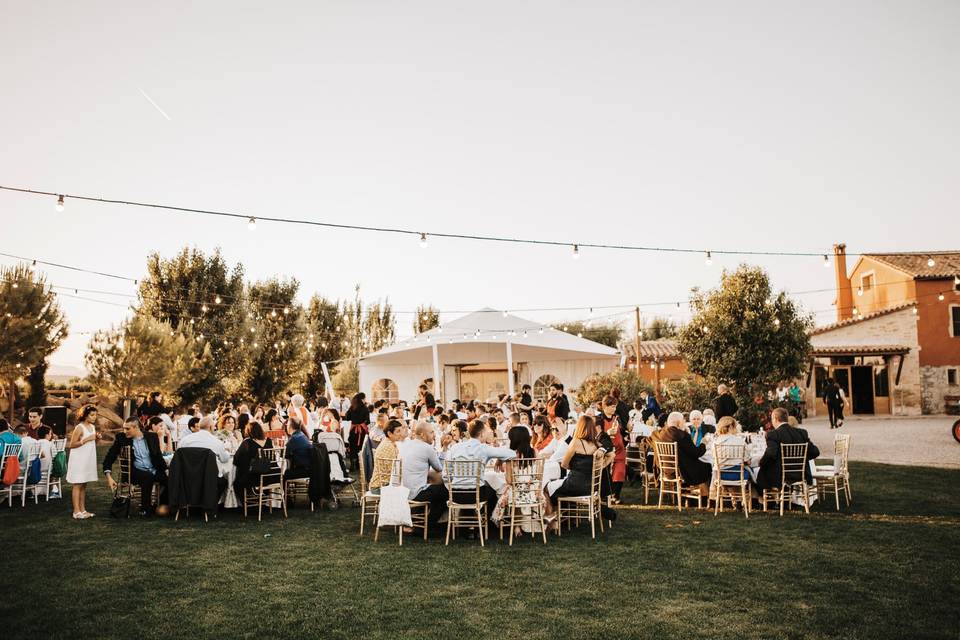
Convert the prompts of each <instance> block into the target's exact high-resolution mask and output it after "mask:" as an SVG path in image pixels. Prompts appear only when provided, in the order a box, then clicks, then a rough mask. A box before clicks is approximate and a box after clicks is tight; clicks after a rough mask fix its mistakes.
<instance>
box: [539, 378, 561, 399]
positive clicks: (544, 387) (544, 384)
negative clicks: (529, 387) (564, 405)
mask: <svg viewBox="0 0 960 640" xmlns="http://www.w3.org/2000/svg"><path fill="white" fill-rule="evenodd" d="M559 382H560V378H558V377H557V376H553V375H550V374H549V373H545V374H544V375H542V376H540V377H539V378H537V381H536V382H534V383H533V399H534V400H536V401H537V402H546V401H547V398H548V397H549V396H550V385H552V384H557V383H559Z"/></svg>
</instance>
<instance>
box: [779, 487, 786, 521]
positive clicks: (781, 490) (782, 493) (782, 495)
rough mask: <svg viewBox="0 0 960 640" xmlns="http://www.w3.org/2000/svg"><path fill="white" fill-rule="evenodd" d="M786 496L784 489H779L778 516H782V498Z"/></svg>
mask: <svg viewBox="0 0 960 640" xmlns="http://www.w3.org/2000/svg"><path fill="white" fill-rule="evenodd" d="M785 495H786V493H785V492H784V487H780V515H781V516H783V498H784V496H785Z"/></svg>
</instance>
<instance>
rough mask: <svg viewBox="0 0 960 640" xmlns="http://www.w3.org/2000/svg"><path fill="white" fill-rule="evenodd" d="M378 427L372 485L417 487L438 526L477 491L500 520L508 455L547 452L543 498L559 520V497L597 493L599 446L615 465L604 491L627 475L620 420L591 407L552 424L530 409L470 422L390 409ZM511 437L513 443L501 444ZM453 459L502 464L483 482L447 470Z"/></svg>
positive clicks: (550, 517) (549, 516) (606, 464)
mask: <svg viewBox="0 0 960 640" xmlns="http://www.w3.org/2000/svg"><path fill="white" fill-rule="evenodd" d="M614 404H615V403H614ZM381 433H382V436H381V435H380V434H381ZM375 435H376V436H377V437H378V439H377V441H376V446H375V448H374V453H373V465H372V468H373V471H372V474H371V476H370V484H369V486H370V490H371V492H372V493H374V494H377V493H379V491H380V489H381V488H382V487H383V486H385V485H387V484H390V483H391V482H393V483H397V482H398V481H399V483H400V484H402V485H403V486H405V487H406V488H407V489H408V490H409V498H410V499H411V500H413V501H417V502H427V503H429V505H430V510H429V523H428V524H429V526H430V527H435V526H436V525H437V524H438V522H439V520H440V519H441V518H442V516H443V514H444V513H445V512H446V510H447V502H448V500H449V499H452V500H453V501H455V502H458V503H472V502H473V501H474V500H475V499H476V495H477V492H478V493H479V498H480V500H481V502H483V503H485V504H486V513H487V515H488V516H491V520H493V521H496V520H498V519H499V516H500V515H501V513H502V512H503V507H504V505H505V501H506V499H507V496H508V495H509V493H508V491H509V485H510V482H511V480H512V477H511V473H512V471H511V469H512V467H511V466H510V465H506V464H504V463H506V462H507V461H511V460H515V459H519V460H520V461H521V462H520V464H521V465H523V464H526V465H527V466H529V465H530V463H529V462H525V461H531V460H534V459H538V458H539V459H542V460H543V463H544V466H543V468H544V472H543V477H542V479H541V482H542V485H541V486H542V496H540V498H541V499H540V503H541V505H542V507H543V509H544V514H545V516H546V521H547V523H548V525H549V526H551V527H553V528H555V527H556V520H555V505H556V504H557V500H558V499H559V498H561V497H564V496H584V495H589V494H590V493H591V490H592V486H591V481H592V471H593V465H594V459H595V457H594V456H595V454H596V453H597V452H598V451H602V453H603V455H602V456H600V457H599V458H598V463H599V464H600V465H601V467H602V468H604V469H605V470H610V471H611V472H612V473H604V475H603V481H602V483H601V494H602V495H603V496H604V497H605V496H606V495H608V494H611V493H612V491H613V489H614V487H615V486H616V484H617V482H619V484H620V485H622V483H623V480H622V478H621V479H620V480H619V481H617V473H616V469H615V467H616V465H617V462H616V459H617V457H618V456H619V455H620V453H619V452H618V447H617V445H616V444H615V443H614V440H615V439H616V440H621V438H622V434H621V430H620V427H619V423H618V422H615V421H610V420H608V421H604V420H603V419H601V418H594V417H593V416H589V415H582V416H580V419H579V420H578V422H577V423H576V424H575V425H573V424H571V425H568V424H567V423H566V422H565V421H564V420H563V419H561V418H555V419H554V420H553V424H552V425H551V424H549V423H548V420H547V418H546V416H541V417H538V418H536V419H535V420H534V423H533V425H530V424H529V421H528V420H525V419H524V416H523V414H516V413H515V414H513V415H511V416H510V418H509V420H508V422H507V423H506V424H505V425H500V424H498V423H497V419H496V418H495V417H494V416H488V417H481V418H477V419H474V420H473V421H471V422H469V423H468V422H467V421H466V420H453V421H449V420H446V419H444V418H441V419H440V420H438V422H436V423H432V422H426V421H414V422H412V423H411V426H408V424H407V423H406V422H405V421H403V420H400V419H398V418H388V417H386V416H384V418H383V419H381V420H378V423H377V425H376V427H375V430H371V440H372V439H373V437H374V436H375ZM504 440H505V441H506V442H505V443H504V444H506V445H507V446H502V445H500V444H499V442H503V441H504ZM621 442H622V440H621ZM619 449H621V450H622V449H624V448H623V447H622V446H621V447H619ZM624 457H625V456H624ZM395 460H400V461H401V463H402V464H401V468H402V471H401V477H400V478H395V477H394V476H393V474H394V473H395V466H394V464H393V463H394V461H395ZM449 461H477V462H479V463H480V466H481V468H486V467H487V466H488V464H489V463H490V462H491V461H493V462H494V464H493V465H492V467H491V468H489V469H487V471H486V472H485V473H484V474H483V476H482V477H481V481H480V482H479V485H478V484H477V482H476V479H471V478H463V477H459V476H458V477H456V478H453V479H451V478H447V477H445V476H444V471H445V464H446V463H447V462H449ZM522 468H523V467H522V466H521V469H522ZM604 517H605V518H609V519H611V520H612V519H614V518H615V517H616V513H615V512H614V511H613V510H610V509H607V508H606V507H604Z"/></svg>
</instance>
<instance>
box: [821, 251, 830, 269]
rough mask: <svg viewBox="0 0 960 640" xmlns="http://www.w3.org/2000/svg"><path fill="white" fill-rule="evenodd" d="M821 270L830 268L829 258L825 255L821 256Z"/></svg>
mask: <svg viewBox="0 0 960 640" xmlns="http://www.w3.org/2000/svg"><path fill="white" fill-rule="evenodd" d="M823 268H824V269H829V268H830V258H828V257H827V254H823Z"/></svg>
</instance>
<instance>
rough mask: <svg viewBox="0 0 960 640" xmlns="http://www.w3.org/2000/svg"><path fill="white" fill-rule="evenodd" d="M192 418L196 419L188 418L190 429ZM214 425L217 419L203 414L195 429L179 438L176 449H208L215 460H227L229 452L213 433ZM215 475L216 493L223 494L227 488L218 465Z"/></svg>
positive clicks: (215, 425) (228, 459)
mask: <svg viewBox="0 0 960 640" xmlns="http://www.w3.org/2000/svg"><path fill="white" fill-rule="evenodd" d="M194 420H196V418H191V419H190V424H191V427H190V428H191V429H192V428H193V426H192V425H193V421H194ZM216 427H217V421H216V420H214V419H213V417H212V416H204V417H203V418H201V419H200V420H199V422H198V423H197V430H196V431H194V432H192V433H189V434H187V435H186V436H184V437H183V438H182V439H181V440H180V444H179V446H177V449H188V448H190V447H196V448H200V449H209V450H210V451H213V453H214V455H215V456H216V457H217V460H219V461H220V462H229V461H230V454H229V453H227V449H226V447H224V445H223V440H221V439H220V438H218V437H217V436H215V435H213V430H214V429H216ZM217 477H218V478H219V480H218V481H217V486H218V495H223V492H224V491H226V489H227V479H226V478H224V477H223V470H222V469H219V465H218V469H217Z"/></svg>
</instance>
